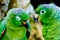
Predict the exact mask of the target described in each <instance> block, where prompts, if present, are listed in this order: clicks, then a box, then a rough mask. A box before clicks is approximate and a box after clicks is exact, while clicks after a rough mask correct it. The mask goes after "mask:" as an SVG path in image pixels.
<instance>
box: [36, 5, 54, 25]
mask: <svg viewBox="0 0 60 40" xmlns="http://www.w3.org/2000/svg"><path fill="white" fill-rule="evenodd" d="M50 6H51V4H50ZM50 6H49V4H43V5H40V6H38V8H37V9H36V13H37V14H38V15H39V18H40V20H41V22H42V23H43V24H47V23H48V22H49V20H50V17H51V15H52V11H53V9H52V8H49V7H50Z"/></svg>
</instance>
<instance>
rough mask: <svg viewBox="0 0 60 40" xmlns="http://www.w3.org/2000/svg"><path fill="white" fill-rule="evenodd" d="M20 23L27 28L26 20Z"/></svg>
mask: <svg viewBox="0 0 60 40" xmlns="http://www.w3.org/2000/svg"><path fill="white" fill-rule="evenodd" d="M22 24H23V26H24V27H26V29H27V28H28V25H29V24H28V23H27V21H23V22H22Z"/></svg>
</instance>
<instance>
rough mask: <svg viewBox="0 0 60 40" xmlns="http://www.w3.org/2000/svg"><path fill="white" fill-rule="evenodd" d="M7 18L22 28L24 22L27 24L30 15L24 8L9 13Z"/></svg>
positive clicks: (11, 10)
mask: <svg viewBox="0 0 60 40" xmlns="http://www.w3.org/2000/svg"><path fill="white" fill-rule="evenodd" d="M7 17H8V19H9V20H10V21H11V22H12V23H13V24H15V25H17V26H20V25H21V24H22V23H23V22H24V24H26V22H27V21H28V18H29V15H28V14H27V12H26V11H25V10H23V9H22V8H13V9H10V10H9V11H8V13H7Z"/></svg>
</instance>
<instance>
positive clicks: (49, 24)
mask: <svg viewBox="0 0 60 40" xmlns="http://www.w3.org/2000/svg"><path fill="white" fill-rule="evenodd" d="M35 11H36V13H37V14H38V15H39V19H40V21H41V23H42V26H43V27H42V34H43V37H44V39H45V40H60V8H59V7H58V6H56V5H55V4H54V3H51V4H41V5H39V6H38V7H37V9H36V10H35Z"/></svg>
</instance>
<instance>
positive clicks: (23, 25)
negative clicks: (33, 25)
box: [0, 8, 30, 40]
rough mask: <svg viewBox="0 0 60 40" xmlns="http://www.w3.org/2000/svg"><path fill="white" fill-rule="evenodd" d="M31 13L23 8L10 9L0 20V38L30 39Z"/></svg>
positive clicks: (9, 39) (10, 39)
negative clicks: (0, 20)
mask: <svg viewBox="0 0 60 40" xmlns="http://www.w3.org/2000/svg"><path fill="white" fill-rule="evenodd" d="M28 19H29V15H28V14H27V12H26V11H25V10H23V9H22V8H13V9H10V10H9V11H8V13H7V16H6V17H5V19H4V20H3V21H2V22H0V40H28V37H29V34H30V33H29V32H30V23H29V21H28Z"/></svg>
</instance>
